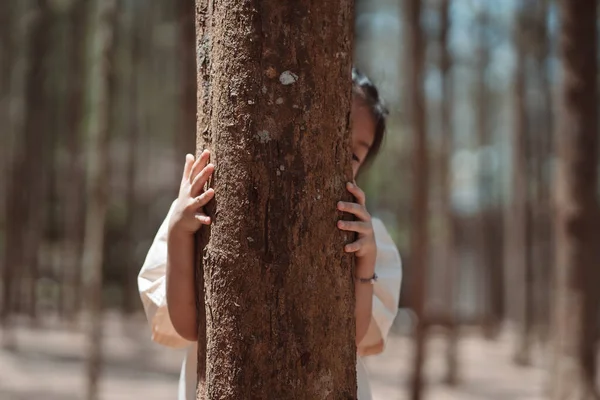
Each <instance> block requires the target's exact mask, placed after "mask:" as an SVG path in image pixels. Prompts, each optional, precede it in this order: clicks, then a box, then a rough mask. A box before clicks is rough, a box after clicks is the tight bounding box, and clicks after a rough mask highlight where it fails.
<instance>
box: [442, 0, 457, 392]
mask: <svg viewBox="0 0 600 400" xmlns="http://www.w3.org/2000/svg"><path fill="white" fill-rule="evenodd" d="M449 8H450V0H442V2H441V4H440V21H441V23H440V72H441V75H442V104H441V107H442V108H441V119H442V129H443V131H442V133H443V134H442V151H441V153H440V154H441V157H440V164H439V165H440V172H441V192H442V213H443V218H444V254H445V257H444V261H445V282H446V286H445V287H446V294H445V299H446V304H447V310H448V316H447V317H448V336H447V339H448V343H447V348H446V371H445V372H446V375H445V377H444V380H445V382H446V383H447V384H449V385H451V386H454V385H456V384H457V383H458V338H459V326H458V324H459V321H458V318H457V315H456V291H455V286H456V285H457V282H458V281H457V262H456V261H457V254H456V250H457V249H456V241H455V235H454V230H455V227H456V218H455V216H454V210H453V208H452V184H451V182H452V154H453V153H454V134H453V126H452V97H453V95H452V92H453V91H452V87H453V85H452V75H451V63H452V60H451V58H450V52H449V50H448V32H449V31H450V17H449V12H448V11H449Z"/></svg>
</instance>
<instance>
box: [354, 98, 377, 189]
mask: <svg viewBox="0 0 600 400" xmlns="http://www.w3.org/2000/svg"><path fill="white" fill-rule="evenodd" d="M351 117H352V175H353V177H354V178H356V175H357V174H358V170H359V169H360V167H361V166H362V165H363V162H364V161H365V158H366V157H367V154H368V153H369V150H370V149H371V145H372V144H373V140H374V139H375V119H374V118H373V113H372V112H371V110H369V108H368V107H367V106H365V105H364V104H363V103H362V101H361V100H360V99H357V98H356V97H355V98H354V100H352V111H351Z"/></svg>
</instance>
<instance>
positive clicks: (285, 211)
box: [196, 0, 357, 399]
mask: <svg viewBox="0 0 600 400" xmlns="http://www.w3.org/2000/svg"><path fill="white" fill-rule="evenodd" d="M196 21H197V25H196V26H197V46H196V49H197V51H198V54H197V60H198V63H199V69H198V87H199V92H198V116H199V120H198V125H197V151H198V152H199V151H201V150H202V149H203V148H205V147H208V148H210V149H211V154H212V162H213V163H215V165H216V171H215V174H214V179H213V180H212V182H211V184H212V186H213V187H214V189H215V193H216V196H215V199H216V201H214V202H213V204H212V207H208V212H209V214H210V215H211V217H212V218H213V224H212V226H211V230H210V235H208V232H206V231H205V232H203V233H206V234H207V235H204V234H203V235H202V236H203V238H201V242H202V243H201V244H200V246H199V247H200V248H202V246H203V244H204V242H208V244H207V245H206V247H205V248H204V249H205V250H204V252H203V254H202V257H199V259H200V260H202V263H201V264H202V265H200V267H199V269H198V272H199V274H198V277H197V282H198V286H199V287H200V288H202V287H204V290H205V294H204V296H203V295H202V293H200V295H199V303H202V302H203V300H204V298H205V299H206V304H205V306H206V307H205V311H206V323H205V327H206V332H205V333H206V335H205V336H206V346H204V344H205V343H203V339H204V338H203V336H204V333H203V330H204V329H203V328H204V320H203V317H204V316H203V315H202V313H201V315H199V318H198V319H199V325H200V329H199V332H200V334H199V352H198V357H199V360H200V361H199V365H198V375H199V376H198V380H199V382H200V384H199V393H198V396H199V398H208V399H241V398H247V397H248V394H249V393H252V397H253V398H265V399H266V398H277V399H324V398H336V399H337V398H340V399H341V398H344V399H356V395H357V387H356V368H355V365H356V347H355V344H354V343H355V321H354V284H353V279H352V276H353V272H352V271H353V262H352V260H353V258H352V257H349V256H348V255H346V254H344V253H343V243H344V242H347V241H348V240H350V239H351V235H345V234H342V233H340V232H339V230H338V229H337V227H336V220H337V219H338V218H339V217H340V214H339V213H338V212H336V210H335V208H336V203H337V201H339V200H341V199H349V196H348V195H347V194H346V189H345V183H346V182H347V181H349V180H351V179H352V175H351V169H350V153H349V145H350V134H349V129H350V116H349V111H350V101H351V82H350V70H351V57H352V29H353V26H354V25H353V21H354V15H353V2H351V1H349V0H337V1H333V2H327V3H324V2H322V1H316V0H299V1H294V2H291V1H290V2H281V1H277V0H265V1H261V2H257V1H251V2H239V1H233V0H226V1H223V2H219V3H216V2H215V3H213V2H210V3H209V2H208V1H206V0H198V1H197V2H196ZM217 21H218V23H216V22H217ZM250 210H251V211H250ZM200 310H201V311H202V310H203V308H202V307H201V308H200ZM204 349H206V353H205V354H204ZM204 361H206V362H204ZM204 366H206V371H204V368H203V367H204ZM204 372H205V376H204V375H203V373H204ZM205 380H206V384H205V385H204V381H205Z"/></svg>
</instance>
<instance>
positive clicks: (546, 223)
mask: <svg viewBox="0 0 600 400" xmlns="http://www.w3.org/2000/svg"><path fill="white" fill-rule="evenodd" d="M547 19H548V0H542V1H541V2H540V3H539V5H538V7H537V8H536V21H535V26H536V31H535V32H536V34H535V38H536V43H535V45H534V47H533V48H534V49H535V58H536V60H535V61H536V69H537V71H538V76H539V85H540V89H541V93H542V99H543V101H542V104H541V106H539V110H538V115H537V118H536V121H537V132H536V147H535V151H536V153H537V154H536V177H535V180H536V182H537V186H536V193H535V195H534V196H535V204H536V207H535V208H536V210H537V215H536V217H537V218H536V220H535V223H534V232H535V237H536V238H537V246H536V247H538V251H537V257H536V258H535V262H534V266H535V273H536V279H535V283H536V293H537V299H536V302H535V310H536V313H535V314H536V317H537V318H536V323H537V325H538V332H539V336H540V338H541V339H542V341H544V342H546V341H547V340H548V339H549V331H550V304H551V302H552V295H551V288H552V277H553V276H554V274H553V273H552V266H553V262H554V245H553V240H554V239H553V238H554V235H553V229H554V226H553V223H552V219H553V215H554V212H553V205H552V195H551V193H552V191H551V184H550V182H551V172H550V171H549V170H550V168H549V167H548V164H549V163H550V160H551V157H552V152H553V149H552V145H553V135H552V129H553V128H552V125H553V123H552V122H553V114H554V113H553V112H552V108H553V107H552V94H551V85H552V83H551V82H550V77H549V73H548V67H547V64H548V59H549V52H550V43H549V38H548V27H547ZM532 198H533V197H532Z"/></svg>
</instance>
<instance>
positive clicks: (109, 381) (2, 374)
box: [0, 315, 545, 400]
mask: <svg viewBox="0 0 600 400" xmlns="http://www.w3.org/2000/svg"><path fill="white" fill-rule="evenodd" d="M44 326H45V327H44V328H37V329H33V328H26V327H20V328H18V329H16V331H15V333H16V336H17V343H18V346H17V350H16V351H12V352H9V351H5V350H0V399H1V400H42V399H43V400H76V399H83V392H84V388H85V380H84V354H85V351H86V342H85V337H84V335H83V334H82V333H73V331H69V330H66V329H64V328H62V329H61V328H58V327H56V326H55V327H52V323H45V324H44ZM105 350H106V351H105V360H106V368H105V375H104V379H103V382H102V386H101V398H102V399H103V400H104V399H105V400H109V399H110V400H125V399H145V400H166V399H174V398H175V392H176V384H177V379H178V374H179V367H180V361H181V357H182V353H181V352H177V351H172V350H168V349H164V348H160V347H159V346H156V345H154V344H152V343H151V342H150V341H149V340H148V330H147V328H146V325H145V321H144V320H143V319H142V318H141V317H139V318H138V317H136V318H130V319H129V320H127V321H126V322H125V321H124V320H123V319H121V318H120V317H118V316H115V315H109V316H108V317H107V323H106V343H105ZM428 350H429V357H428V361H427V365H426V367H427V381H428V388H427V399H431V400H455V399H456V400H458V399H460V400H476V399H482V400H483V399H489V400H541V399H542V398H543V396H542V388H543V385H544V379H545V373H544V370H543V369H542V368H540V367H539V366H538V367H528V368H523V367H516V366H514V365H513V364H512V363H511V361H510V350H511V340H510V335H509V334H506V333H505V334H503V335H502V337H501V338H500V339H499V340H497V341H485V340H483V339H482V338H480V337H479V336H478V335H477V334H476V333H474V332H472V333H469V334H465V335H464V336H463V338H462V340H461V344H460V363H461V375H462V382H461V384H460V385H459V386H458V387H457V388H456V389H450V388H448V387H446V386H444V385H443V384H442V383H441V381H442V374H443V370H444V362H443V354H444V340H443V337H442V336H441V335H434V337H433V338H432V340H431V341H430V343H429V345H428ZM410 352H411V347H410V340H409V339H407V338H406V337H404V336H402V335H398V334H394V335H392V336H391V338H390V341H389V344H388V346H387V349H386V352H385V353H384V354H382V355H380V356H376V357H371V358H370V359H369V360H368V367H369V369H370V371H371V379H372V382H373V390H374V395H375V399H376V400H395V399H408V398H409V397H408V395H407V391H406V387H407V382H408V377H409V374H408V371H410V360H411V357H410V354H411V353H410ZM538 364H540V363H538Z"/></svg>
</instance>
